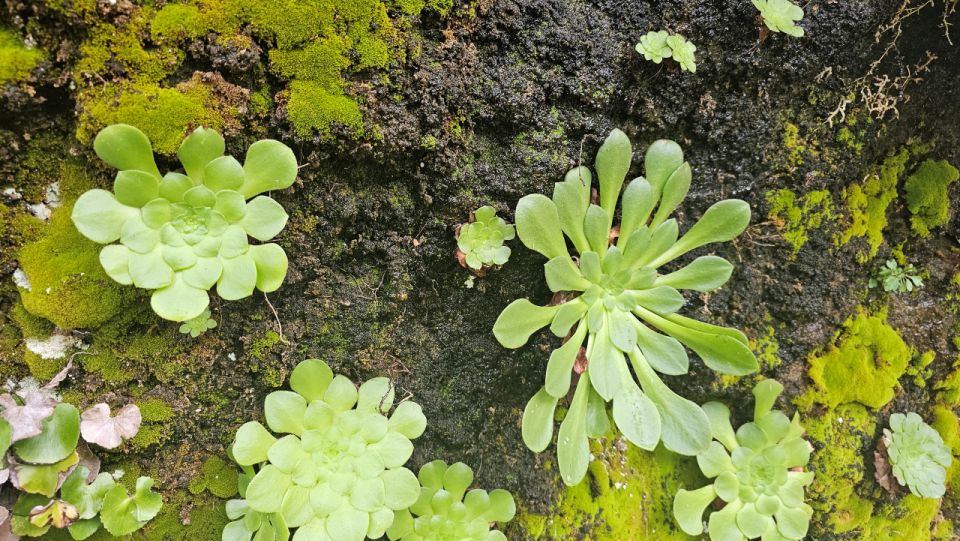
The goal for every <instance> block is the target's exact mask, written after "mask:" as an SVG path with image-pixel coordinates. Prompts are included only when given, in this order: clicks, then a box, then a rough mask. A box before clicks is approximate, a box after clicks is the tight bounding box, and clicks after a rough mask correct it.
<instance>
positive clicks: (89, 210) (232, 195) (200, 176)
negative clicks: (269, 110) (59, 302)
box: [72, 124, 297, 321]
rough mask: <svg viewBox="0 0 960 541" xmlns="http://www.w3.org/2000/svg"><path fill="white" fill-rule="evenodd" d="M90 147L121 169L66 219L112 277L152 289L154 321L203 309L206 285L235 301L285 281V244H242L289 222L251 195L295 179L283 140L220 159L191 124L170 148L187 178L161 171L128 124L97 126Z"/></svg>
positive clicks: (217, 148)
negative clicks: (92, 245) (97, 247)
mask: <svg viewBox="0 0 960 541" xmlns="http://www.w3.org/2000/svg"><path fill="white" fill-rule="evenodd" d="M94 149H95V150H96V152H97V155H98V156H100V158H101V159H103V161H105V162H106V163H108V164H110V165H111V166H113V167H116V168H117V169H119V172H118V173H117V176H116V180H115V181H114V186H113V192H112V193H111V192H109V191H106V190H101V189H94V190H90V191H88V192H86V193H84V194H83V195H81V196H80V197H79V198H78V199H77V201H76V203H75V204H74V207H73V214H72V218H73V222H74V224H75V225H76V227H77V229H78V230H79V231H80V233H82V234H83V235H84V236H85V237H87V238H89V239H90V240H93V241H94V242H98V243H100V244H106V245H107V246H105V247H104V248H103V249H102V250H101V251H100V263H101V264H102V265H103V268H104V270H106V272H107V274H108V275H109V276H110V277H111V278H113V279H114V280H116V281H117V282H119V283H121V284H124V285H130V284H133V285H135V286H137V287H140V288H143V289H149V290H153V294H152V296H151V298H150V304H151V306H152V307H153V310H154V311H155V312H156V313H157V314H158V315H159V316H160V317H162V318H164V319H168V320H172V321H186V320H190V319H193V318H195V317H197V316H199V315H201V314H202V313H203V312H204V310H206V309H207V306H208V305H209V302H210V298H209V294H208V290H209V289H210V288H212V287H213V286H214V285H216V287H217V294H218V295H220V297H221V298H223V299H225V300H237V299H242V298H244V297H248V296H250V295H252V294H253V290H254V288H257V289H260V290H261V291H265V292H269V291H274V290H276V289H277V288H279V287H280V285H281V284H282V283H283V279H284V277H285V276H286V273H287V256H286V254H285V253H284V251H283V249H282V248H281V247H280V246H278V245H277V244H273V243H267V244H250V242H249V240H248V237H253V238H254V239H256V240H258V241H261V242H266V241H268V240H270V239H272V238H273V237H275V236H276V235H277V234H278V233H280V231H281V230H282V229H283V227H284V226H285V225H286V223H287V213H286V212H285V211H284V210H283V207H282V206H280V204H279V203H277V202H276V201H274V200H273V199H271V198H269V197H267V196H264V195H259V196H258V194H261V193H263V192H266V191H269V190H279V189H283V188H287V187H289V186H290V185H291V184H293V181H294V180H295V179H296V176H297V161H296V158H295V156H294V155H293V151H292V150H290V148H288V147H287V146H286V145H284V144H283V143H280V142H279V141H274V140H269V139H268V140H262V141H258V142H256V143H254V144H253V145H251V146H250V148H249V149H248V150H247V155H246V159H245V160H244V163H243V164H240V162H238V161H237V160H236V159H235V158H233V157H232V156H225V155H224V149H225V144H224V140H223V137H221V136H220V134H218V133H217V132H216V131H214V130H212V129H207V128H197V129H196V130H194V132H193V133H191V134H190V135H189V136H188V137H187V138H186V139H185V140H184V141H183V143H182V144H181V145H180V149H179V151H178V153H177V155H178V157H179V158H180V161H181V163H182V164H183V168H184V171H185V173H186V174H182V173H176V172H170V173H167V174H166V175H163V176H161V175H160V171H159V170H158V169H157V165H156V163H155V162H154V157H153V149H152V148H151V145H150V141H149V139H147V137H146V136H145V135H144V134H143V133H142V132H141V131H140V130H138V129H136V128H134V127H133V126H128V125H125V124H115V125H112V126H108V127H106V128H104V129H103V130H102V131H100V133H99V134H97V137H96V139H95V140H94ZM251 198H252V199H251ZM248 200H249V201H248ZM117 241H119V244H113V243H115V242H117Z"/></svg>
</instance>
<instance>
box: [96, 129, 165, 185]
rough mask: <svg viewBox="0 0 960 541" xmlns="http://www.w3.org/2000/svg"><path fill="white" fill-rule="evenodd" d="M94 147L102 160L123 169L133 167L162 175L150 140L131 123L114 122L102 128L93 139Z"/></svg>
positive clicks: (158, 175) (157, 175) (155, 174)
mask: <svg viewBox="0 0 960 541" xmlns="http://www.w3.org/2000/svg"><path fill="white" fill-rule="evenodd" d="M93 149H94V151H96V153H97V156H100V159H101V160H103V161H105V162H107V163H108V164H110V165H112V166H113V167H116V168H117V169H119V170H121V171H125V170H128V169H133V170H137V171H143V172H145V173H149V174H151V175H153V176H155V177H157V178H159V177H160V170H159V169H157V163H156V162H155V161H154V160H153V147H152V146H151V145H150V140H149V139H147V136H146V135H144V134H143V132H141V131H140V130H138V129H137V128H134V127H133V126H130V125H129V124H114V125H112V126H107V127H106V128H104V129H102V130H100V133H98V134H97V136H96V138H94V140H93Z"/></svg>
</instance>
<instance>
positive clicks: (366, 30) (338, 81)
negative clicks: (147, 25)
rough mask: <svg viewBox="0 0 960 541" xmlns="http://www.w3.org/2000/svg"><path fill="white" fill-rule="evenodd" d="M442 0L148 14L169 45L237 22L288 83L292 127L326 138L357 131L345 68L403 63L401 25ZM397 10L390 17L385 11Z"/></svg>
mask: <svg viewBox="0 0 960 541" xmlns="http://www.w3.org/2000/svg"><path fill="white" fill-rule="evenodd" d="M451 4H452V2H451V1H450V0H427V1H424V0H353V1H351V2H340V1H337V0H204V1H202V2H201V1H199V0H191V1H190V2H189V3H187V4H170V3H168V4H167V5H165V6H164V7H163V8H162V9H161V10H160V11H159V12H158V13H157V15H156V17H154V19H153V23H152V34H153V37H154V40H156V41H158V42H163V43H170V44H173V43H176V42H178V41H183V40H186V39H190V38H194V37H198V36H203V35H205V34H207V33H208V32H213V33H216V34H219V35H220V38H221V39H229V37H230V36H233V35H237V34H240V33H241V32H242V31H243V28H244V26H248V27H249V28H250V30H251V31H252V33H253V34H254V35H255V36H256V37H258V38H260V39H262V40H265V41H268V42H270V43H273V44H275V47H273V48H271V49H270V50H269V58H270V68H271V70H272V71H273V72H274V73H276V74H277V75H280V76H281V77H284V78H286V79H288V80H289V81H290V86H289V88H288V89H287V92H286V96H287V109H286V110H287V117H288V118H289V120H290V122H291V124H293V127H294V131H295V132H296V133H297V134H298V135H300V136H302V137H308V136H311V135H313V134H314V133H317V134H319V135H320V136H321V138H328V137H330V136H331V134H332V129H333V128H334V126H343V127H345V128H346V129H347V131H348V132H349V133H350V134H351V135H353V136H356V137H359V136H360V135H362V134H363V133H364V125H363V119H362V116H361V114H360V107H359V103H358V101H357V100H356V99H355V98H353V97H351V96H349V95H348V94H347V92H346V89H347V87H348V86H349V85H348V82H347V80H346V78H345V77H344V75H345V73H346V72H350V71H352V72H359V71H364V70H384V69H387V68H388V67H389V66H390V64H391V62H396V61H400V60H403V58H404V57H405V51H404V48H403V38H404V32H403V30H404V29H405V28H406V26H407V25H408V24H409V20H408V19H409V18H411V17H416V16H417V15H419V14H420V13H421V12H422V11H423V10H424V9H428V8H430V9H434V10H437V11H440V12H442V13H445V12H446V11H447V10H448V9H449V8H450V6H451ZM390 11H392V12H394V13H399V14H400V17H397V18H391V17H390V16H389V12H390Z"/></svg>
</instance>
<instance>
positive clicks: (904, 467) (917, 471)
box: [883, 412, 953, 498]
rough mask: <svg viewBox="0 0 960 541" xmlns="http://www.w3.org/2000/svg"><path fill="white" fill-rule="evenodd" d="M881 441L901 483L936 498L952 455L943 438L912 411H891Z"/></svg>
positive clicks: (942, 486) (943, 482) (943, 487)
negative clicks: (888, 426) (891, 413)
mask: <svg viewBox="0 0 960 541" xmlns="http://www.w3.org/2000/svg"><path fill="white" fill-rule="evenodd" d="M883 444H884V446H885V447H886V450H887V451H886V452H887V457H888V458H889V461H890V464H891V466H892V469H893V475H894V476H895V477H896V478H897V482H898V483H900V485H901V486H907V487H909V488H910V492H912V493H913V494H914V495H916V496H920V497H921V498H940V497H941V496H943V494H944V491H945V490H946V486H945V483H946V479H947V468H949V467H950V463H951V461H952V459H953V457H952V456H951V455H950V448H949V447H947V446H946V444H944V443H943V438H942V437H940V434H939V433H938V432H937V431H936V430H934V429H933V428H932V427H931V426H930V425H928V424H927V423H925V422H923V419H922V418H921V417H920V416H919V415H917V414H916V413H913V412H910V413H907V414H906V415H904V414H902V413H894V414H893V415H891V416H890V428H889V429H886V428H885V429H883Z"/></svg>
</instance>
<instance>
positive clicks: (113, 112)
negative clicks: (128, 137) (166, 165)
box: [77, 83, 224, 155]
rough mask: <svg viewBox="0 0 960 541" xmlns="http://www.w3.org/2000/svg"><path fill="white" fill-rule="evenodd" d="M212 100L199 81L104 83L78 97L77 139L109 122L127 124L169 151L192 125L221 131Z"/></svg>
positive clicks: (158, 148) (89, 137)
mask: <svg viewBox="0 0 960 541" xmlns="http://www.w3.org/2000/svg"><path fill="white" fill-rule="evenodd" d="M215 101H216V100H215V98H214V97H213V96H212V94H211V92H210V89H209V88H207V87H205V86H203V85H199V84H190V83H186V84H183V85H180V86H179V87H178V88H162V87H160V86H158V85H156V84H153V83H137V84H126V85H120V86H113V85H108V86H105V87H103V88H101V89H99V90H98V91H96V92H93V91H91V92H89V93H87V95H86V96H85V97H84V99H83V100H82V102H81V106H82V109H83V113H82V115H81V118H80V123H79V124H78V126H77V139H78V140H79V141H80V142H81V143H84V144H89V143H90V142H91V141H93V137H94V136H95V135H96V134H97V132H98V131H100V129H101V128H103V127H105V126H107V125H109V124H115V123H124V124H130V125H133V126H136V127H137V128H140V130H141V131H143V133H145V134H146V135H147V137H149V138H150V141H151V142H152V143H153V149H154V150H155V151H156V152H158V153H160V154H171V155H172V154H174V153H175V152H176V151H177V149H178V148H179V147H180V143H181V142H182V141H183V138H184V136H186V135H187V133H189V132H190V131H191V130H193V128H196V127H199V126H206V127H208V128H214V129H217V130H220V131H222V129H223V125H224V117H223V116H222V115H221V114H220V113H219V112H218V110H217V107H216V103H215Z"/></svg>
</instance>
